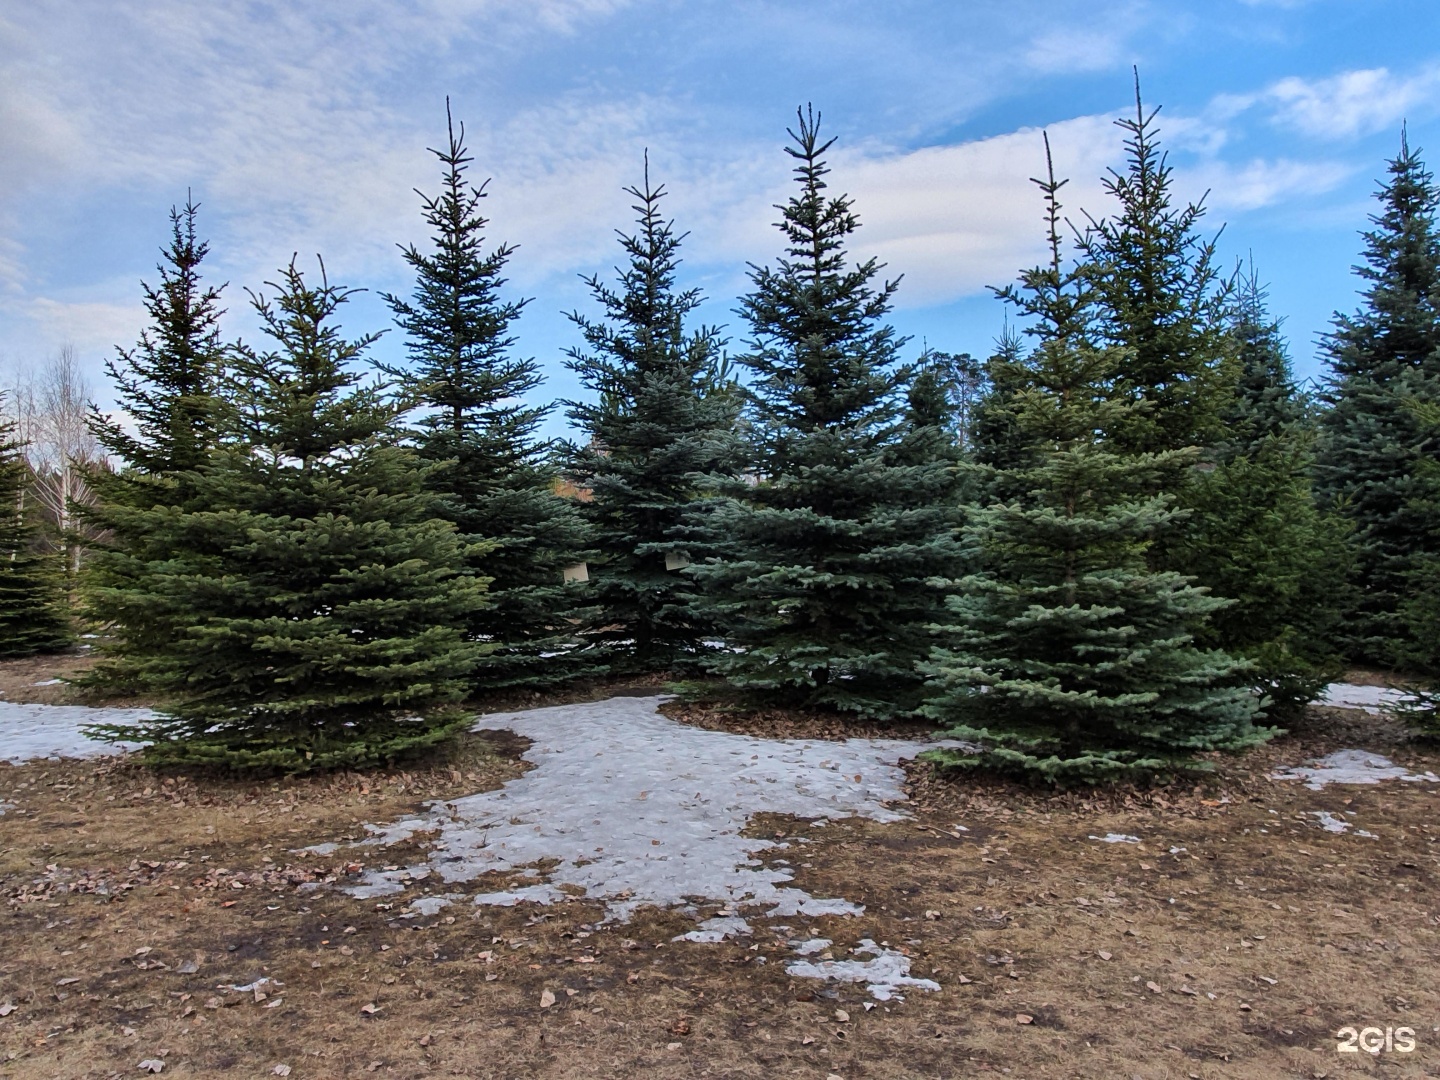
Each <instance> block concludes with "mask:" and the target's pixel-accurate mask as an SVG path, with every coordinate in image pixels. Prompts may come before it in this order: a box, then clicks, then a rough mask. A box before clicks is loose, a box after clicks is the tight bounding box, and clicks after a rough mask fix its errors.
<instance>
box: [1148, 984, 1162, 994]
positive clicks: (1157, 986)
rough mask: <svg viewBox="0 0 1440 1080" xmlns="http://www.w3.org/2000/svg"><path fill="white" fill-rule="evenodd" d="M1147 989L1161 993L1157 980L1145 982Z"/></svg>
mask: <svg viewBox="0 0 1440 1080" xmlns="http://www.w3.org/2000/svg"><path fill="white" fill-rule="evenodd" d="M1145 989H1146V990H1149V991H1151V992H1152V993H1156V994H1158V993H1160V984H1159V983H1157V982H1147V983H1146V984H1145Z"/></svg>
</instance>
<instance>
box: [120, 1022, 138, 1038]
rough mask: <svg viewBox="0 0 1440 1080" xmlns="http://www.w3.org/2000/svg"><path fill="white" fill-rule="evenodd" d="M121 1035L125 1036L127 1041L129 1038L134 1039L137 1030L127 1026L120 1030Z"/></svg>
mask: <svg viewBox="0 0 1440 1080" xmlns="http://www.w3.org/2000/svg"><path fill="white" fill-rule="evenodd" d="M120 1034H121V1035H124V1036H125V1037H126V1038H127V1039H128V1038H131V1037H133V1036H134V1034H135V1029H134V1028H132V1027H130V1026H129V1025H128V1024H127V1025H126V1026H125V1027H122V1028H121V1029H120Z"/></svg>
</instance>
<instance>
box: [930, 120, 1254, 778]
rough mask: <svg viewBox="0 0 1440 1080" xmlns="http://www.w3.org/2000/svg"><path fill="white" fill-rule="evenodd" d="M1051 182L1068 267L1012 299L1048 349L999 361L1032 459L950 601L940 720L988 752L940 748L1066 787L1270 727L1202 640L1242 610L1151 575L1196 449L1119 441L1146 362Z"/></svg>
mask: <svg viewBox="0 0 1440 1080" xmlns="http://www.w3.org/2000/svg"><path fill="white" fill-rule="evenodd" d="M1046 154H1047V158H1048V155H1049V145H1048V140H1047V145H1046ZM1037 183H1039V185H1040V187H1041V189H1042V190H1043V191H1044V193H1045V200H1046V210H1047V223H1048V241H1049V250H1050V261H1049V263H1048V264H1046V265H1042V266H1039V267H1036V268H1034V269H1032V270H1029V271H1027V272H1025V273H1024V274H1022V275H1021V278H1020V286H1019V287H1018V288H1016V287H1013V286H1012V287H1010V288H1007V289H1005V290H1002V292H1001V294H1000V295H1001V296H1002V297H1003V298H1004V299H1006V300H1007V301H1008V302H1010V303H1011V304H1013V305H1014V306H1015V307H1016V308H1017V309H1018V310H1019V311H1020V313H1021V314H1022V315H1023V316H1025V317H1026V319H1027V321H1028V322H1029V325H1028V326H1027V327H1026V333H1027V334H1028V335H1029V336H1030V337H1031V338H1032V340H1033V341H1034V343H1035V344H1034V347H1033V348H1032V349H1030V350H1029V351H1028V352H1020V351H1014V350H1012V351H1011V352H1010V354H1009V355H1007V356H1006V357H1005V358H1004V359H999V360H997V361H995V362H994V363H993V364H992V374H993V376H994V379H995V382H996V384H997V385H1000V386H1003V387H1005V388H1006V394H1007V398H1006V402H1005V410H1006V413H1007V416H1008V421H1009V430H1010V431H1011V432H1013V437H1014V438H1015V439H1017V440H1021V441H1023V442H1024V443H1025V444H1026V452H1025V453H1024V454H1022V455H1018V460H1019V461H1021V462H1022V463H1021V464H1018V465H1015V466H1011V467H1009V468H1007V469H1002V470H1001V472H1002V477H1001V479H1002V483H1001V484H1000V485H999V487H998V490H1001V491H1004V492H1006V493H1007V494H1006V497H1005V499H1004V501H996V502H992V503H990V504H989V505H987V506H985V507H984V508H982V509H977V510H975V511H972V513H973V520H972V521H971V523H970V525H969V526H968V527H967V529H966V539H967V543H968V545H969V546H970V548H971V550H972V551H973V552H974V554H975V556H976V557H977V558H978V560H979V564H980V566H979V569H978V571H977V572H976V573H974V574H972V575H970V576H969V577H966V578H965V579H963V580H961V581H960V582H959V583H958V587H957V590H956V592H955V594H954V595H952V596H951V598H950V600H949V609H950V610H949V616H950V619H949V622H950V625H949V626H948V627H947V628H946V630H945V633H944V640H943V644H942V645H941V646H940V647H938V648H937V649H936V652H935V654H934V658H933V660H932V662H931V663H929V664H928V665H926V670H927V672H928V673H929V674H930V675H931V676H932V679H933V689H934V692H935V697H934V699H933V700H932V701H931V702H930V703H929V704H928V705H927V706H926V707H925V712H926V714H927V715H929V716H931V717H933V718H935V719H937V720H939V721H941V722H944V723H947V724H951V725H954V730H953V734H955V735H957V736H958V737H960V738H964V739H966V740H970V741H972V742H974V743H975V744H976V746H977V748H976V749H974V750H944V751H939V752H937V753H936V754H935V755H933V756H934V758H935V759H936V760H937V761H938V762H940V763H941V764H943V765H947V766H951V767H956V768H964V769H991V770H998V771H1003V772H1009V773H1014V774H1019V775H1022V776H1028V777H1031V778H1036V779H1043V780H1046V781H1049V782H1052V783H1058V784H1070V783H1100V782H1109V781H1115V780H1123V779H1144V778H1149V777H1153V776H1156V775H1164V774H1167V773H1171V772H1173V771H1175V770H1177V769H1188V768H1191V767H1193V765H1194V761H1193V755H1194V754H1196V753H1197V752H1200V751H1207V750H1216V749H1228V750H1237V749H1241V748H1244V747H1247V746H1251V745H1254V744H1255V743H1258V742H1260V741H1262V740H1263V739H1264V738H1266V736H1267V732H1266V731H1264V730H1261V729H1257V728H1256V727H1255V726H1254V724H1253V718H1254V715H1255V711H1256V702H1255V700H1254V698H1253V697H1252V695H1251V694H1250V692H1249V691H1248V689H1247V688H1246V687H1245V686H1244V685H1243V681H1244V680H1243V678H1242V677H1241V676H1242V672H1243V665H1242V664H1240V663H1237V662H1236V661H1235V660H1233V659H1232V658H1230V657H1229V656H1227V655H1226V654H1224V653H1223V652H1219V651H1215V650H1207V649H1203V648H1200V647H1197V645H1196V644H1195V636H1196V634H1197V633H1201V632H1203V630H1204V628H1205V624H1206V621H1207V619H1208V618H1209V617H1210V616H1211V615H1213V614H1214V613H1215V612H1217V611H1218V610H1220V609H1221V608H1222V607H1223V606H1224V604H1225V601H1223V600H1219V599H1216V598H1213V597H1210V596H1208V595H1206V593H1205V591H1204V590H1203V589H1199V588H1196V587H1195V586H1193V585H1192V584H1190V583H1189V582H1188V581H1187V580H1186V578H1184V577H1183V576H1182V575H1180V574H1178V573H1176V572H1174V571H1164V570H1158V571H1157V570H1152V569H1150V568H1149V566H1148V565H1147V549H1148V547H1149V546H1150V544H1151V543H1152V541H1153V538H1154V537H1155V536H1157V535H1158V534H1160V533H1162V532H1163V531H1165V530H1166V529H1168V528H1170V527H1172V525H1173V522H1174V521H1175V519H1176V517H1177V511H1176V510H1175V508H1174V506H1173V502H1172V500H1171V499H1170V498H1169V497H1168V496H1167V495H1165V494H1163V493H1162V492H1160V491H1159V490H1158V489H1159V487H1160V485H1161V484H1162V483H1163V482H1164V480H1165V478H1166V477H1167V476H1169V475H1173V473H1174V472H1175V470H1176V469H1177V467H1179V466H1180V465H1182V464H1183V462H1185V461H1186V460H1194V457H1195V451H1194V449H1193V448H1174V449H1163V450H1159V451H1155V452H1140V453H1137V452H1135V451H1134V450H1133V449H1131V448H1130V447H1129V446H1117V445H1116V442H1117V438H1116V435H1115V433H1117V432H1118V433H1123V436H1124V438H1125V439H1126V440H1127V441H1128V440H1129V439H1130V438H1132V437H1133V435H1134V433H1135V431H1136V430H1137V426H1136V414H1137V413H1142V412H1143V411H1145V410H1146V409H1147V406H1146V404H1145V403H1144V402H1143V401H1142V400H1137V399H1136V398H1135V397H1133V396H1130V395H1124V394H1116V393H1115V392H1114V391H1115V384H1116V382H1117V381H1120V380H1123V379H1125V378H1126V375H1125V371H1126V368H1125V364H1126V362H1127V361H1128V360H1129V358H1130V357H1129V353H1128V352H1127V351H1126V350H1123V349H1120V348H1117V347H1115V346H1111V345H1107V344H1105V343H1103V342H1097V341H1096V340H1095V339H1094V337H1093V336H1092V335H1093V332H1094V320H1095V319H1096V316H1097V310H1096V305H1097V302H1098V299H1099V296H1100V295H1101V294H1102V291H1103V289H1104V288H1105V284H1106V282H1105V274H1106V273H1107V272H1108V268H1107V267H1097V266H1096V265H1094V264H1093V263H1088V262H1082V263H1080V264H1079V265H1074V266H1068V267H1067V266H1066V265H1065V263H1064V261H1063V258H1062V249H1061V240H1060V232H1059V228H1060V203H1059V198H1058V195H1059V191H1060V188H1061V187H1062V185H1063V183H1064V182H1063V181H1056V179H1055V176H1054V171H1053V167H1052V169H1051V170H1050V172H1049V174H1048V178H1047V179H1046V180H1044V181H1037ZM1005 473H1012V474H1013V475H1008V476H1007V475H1004V474H1005Z"/></svg>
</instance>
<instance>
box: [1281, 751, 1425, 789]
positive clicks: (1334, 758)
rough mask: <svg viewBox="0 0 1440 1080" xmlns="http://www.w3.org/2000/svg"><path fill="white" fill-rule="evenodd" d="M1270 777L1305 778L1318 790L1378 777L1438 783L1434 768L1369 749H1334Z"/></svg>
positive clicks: (1377, 780) (1367, 782) (1376, 780)
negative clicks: (1414, 768)
mask: <svg viewBox="0 0 1440 1080" xmlns="http://www.w3.org/2000/svg"><path fill="white" fill-rule="evenodd" d="M1270 779H1272V780H1304V781H1305V786H1306V787H1308V788H1309V789H1310V790H1311V791H1319V790H1320V789H1321V788H1323V787H1324V786H1325V785H1326V784H1378V783H1379V782H1380V781H1381V780H1405V781H1409V782H1411V783H1416V782H1419V781H1421V780H1426V781H1429V782H1430V783H1432V784H1440V776H1436V775H1435V774H1434V773H1433V772H1423V773H1412V772H1411V771H1410V770H1409V769H1406V768H1404V767H1403V766H1400V765H1396V764H1395V763H1394V762H1393V761H1391V760H1390V759H1389V758H1387V757H1382V756H1381V755H1379V754H1372V753H1370V752H1369V751H1368V750H1337V751H1335V753H1333V754H1327V755H1326V756H1325V757H1323V758H1320V759H1318V760H1316V761H1312V762H1311V763H1310V764H1309V765H1294V766H1287V767H1286V768H1283V769H1277V770H1276V771H1275V772H1273V773H1271V774H1270Z"/></svg>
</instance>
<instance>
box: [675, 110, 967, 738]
mask: <svg viewBox="0 0 1440 1080" xmlns="http://www.w3.org/2000/svg"><path fill="white" fill-rule="evenodd" d="M790 134H791V136H792V138H793V139H794V141H795V145H794V146H793V147H787V148H786V152H787V153H788V154H789V155H790V156H791V157H792V158H793V159H795V160H796V161H797V163H798V164H797V167H796V169H795V173H796V177H797V180H798V181H799V184H800V189H801V190H800V194H798V195H795V196H793V197H792V198H791V199H790V200H789V201H788V202H787V203H786V204H785V205H784V206H783V207H782V208H781V209H782V211H783V220H782V222H781V224H780V228H781V230H782V231H783V232H784V234H785V237H786V239H787V241H788V246H787V249H786V257H784V258H782V259H781V260H780V261H779V263H778V265H777V266H776V267H774V268H770V267H762V268H755V269H754V270H753V271H752V273H751V281H752V283H753V288H752V290H751V292H750V293H749V294H748V295H747V296H746V297H745V298H744V299H743V300H742V306H741V313H742V314H743V315H744V317H745V319H746V321H747V322H748V323H749V324H750V329H751V332H752V339H751V341H750V343H749V344H750V351H749V352H748V353H747V354H746V355H744V356H743V357H741V358H740V362H741V363H742V364H743V365H744V366H745V367H747V368H748V369H749V371H750V372H751V376H752V377H751V380H750V383H749V385H748V387H747V388H746V391H747V393H746V396H747V401H748V410H747V420H748V423H747V435H748V441H749V454H750V460H749V468H750V470H751V471H752V472H753V474H754V475H755V477H756V482H755V483H754V484H753V485H751V484H734V485H731V487H730V489H729V495H730V497H729V498H728V499H726V500H722V501H720V502H719V503H717V504H716V505H715V506H714V508H713V510H711V511H710V512H709V522H708V524H709V526H710V529H711V535H712V536H714V537H715V538H716V539H717V543H719V544H720V545H721V546H720V556H721V557H720V558H718V559H716V560H713V561H710V562H707V563H705V564H704V565H697V567H695V568H694V570H693V571H692V572H693V573H694V575H695V576H696V577H697V578H698V579H699V580H700V581H701V582H703V584H704V585H705V588H706V598H705V605H706V608H705V609H706V611H707V612H709V613H711V616H712V617H713V618H714V620H715V622H717V623H718V624H720V625H722V626H726V627H728V628H729V634H728V639H729V641H730V643H731V645H732V646H733V647H732V649H731V650H730V651H727V652H723V653H719V654H717V655H716V656H715V657H714V658H713V659H712V660H711V662H710V667H711V670H712V671H714V672H715V673H717V674H719V675H722V676H723V677H724V678H725V679H727V680H728V681H729V683H730V684H731V685H732V686H734V687H735V688H737V689H738V690H740V691H741V692H742V693H744V694H745V695H747V696H749V697H750V698H752V699H754V700H758V701H771V702H780V703H786V704H794V705H800V706H809V707H824V708H833V709H842V710H847V711H852V712H856V713H859V714H861V715H865V716H873V717H880V718H889V717H895V716H900V715H905V714H908V713H911V712H913V710H914V709H915V708H916V707H917V706H918V705H919V703H920V697H921V690H922V680H921V678H920V676H919V674H918V672H917V671H916V663H917V662H918V661H919V660H920V659H921V658H923V657H924V655H925V654H926V652H927V650H928V647H929V640H928V630H927V626H928V624H930V623H931V622H933V621H934V620H935V618H936V617H937V615H938V614H939V611H940V605H941V598H942V594H941V590H940V588H939V587H938V584H939V579H941V578H943V577H947V576H950V575H953V573H954V572H955V567H956V565H957V563H958V560H959V558H960V553H959V549H958V546H957V544H956V541H955V538H954V525H955V523H956V520H957V518H958V505H957V502H958V499H957V496H956V486H957V482H958V477H957V470H956V469H955V467H954V464H953V460H954V456H953V454H952V453H951V452H950V451H949V449H947V446H953V436H952V435H950V434H948V433H947V432H945V430H944V429H943V428H942V427H939V426H937V425H936V423H935V421H936V420H937V419H939V418H940V413H941V409H940V407H939V405H938V397H937V395H938V393H939V392H940V391H941V389H942V388H941V387H940V386H939V385H938V384H937V383H936V382H935V380H927V379H926V378H925V377H924V376H923V375H922V377H921V378H920V379H919V380H917V381H916V382H915V383H913V384H912V382H911V376H912V372H911V370H910V369H909V368H908V367H906V366H905V365H903V364H901V363H900V361H899V350H900V348H901V346H902V345H903V342H902V341H900V340H897V339H896V337H895V334H894V331H893V330H892V329H891V328H890V326H888V325H886V323H885V322H884V318H885V315H886V313H887V312H888V311H889V308H890V302H891V298H892V296H893V295H894V292H895V289H896V283H895V282H885V283H883V284H879V285H878V286H877V283H876V276H877V274H878V272H879V270H880V267H879V265H878V264H877V263H876V262H875V260H873V259H871V260H869V261H866V262H863V263H860V264H858V265H856V266H853V267H851V266H848V265H847V261H846V259H847V256H846V251H845V244H846V240H847V238H848V237H849V236H850V234H851V233H853V232H854V230H855V228H856V227H857V224H858V222H857V220H856V217H855V215H854V213H853V212H852V210H851V204H850V200H849V199H848V198H847V197H845V196H839V197H831V196H828V195H827V194H826V184H825V181H824V177H825V175H826V173H827V172H828V169H827V167H826V165H825V163H824V155H825V152H826V151H827V150H828V148H829V146H830V143H829V142H825V143H822V142H821V141H820V138H819V134H818V123H817V120H816V118H815V116H814V114H813V113H803V112H802V113H801V115H800V123H799V131H798V132H794V131H792V132H791V133H790ZM907 406H908V414H907Z"/></svg>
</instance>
